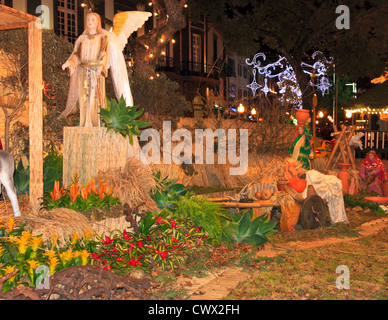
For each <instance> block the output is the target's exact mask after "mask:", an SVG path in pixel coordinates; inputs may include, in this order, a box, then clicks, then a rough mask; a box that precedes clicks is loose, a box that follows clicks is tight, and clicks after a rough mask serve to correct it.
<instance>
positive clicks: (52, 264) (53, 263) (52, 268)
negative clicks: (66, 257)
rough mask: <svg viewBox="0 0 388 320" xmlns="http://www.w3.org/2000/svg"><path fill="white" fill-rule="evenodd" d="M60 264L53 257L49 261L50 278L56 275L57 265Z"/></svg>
mask: <svg viewBox="0 0 388 320" xmlns="http://www.w3.org/2000/svg"><path fill="white" fill-rule="evenodd" d="M58 264H59V260H58V258H57V257H51V258H50V259H49V271H50V276H51V275H52V274H54V272H55V268H56V267H57V265H58Z"/></svg>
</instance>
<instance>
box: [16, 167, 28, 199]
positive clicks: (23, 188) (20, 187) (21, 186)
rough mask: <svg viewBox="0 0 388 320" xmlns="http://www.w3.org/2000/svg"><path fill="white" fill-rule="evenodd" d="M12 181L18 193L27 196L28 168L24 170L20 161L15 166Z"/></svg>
mask: <svg viewBox="0 0 388 320" xmlns="http://www.w3.org/2000/svg"><path fill="white" fill-rule="evenodd" d="M13 179H14V184H15V188H16V189H17V191H18V193H21V194H24V193H27V194H28V192H29V188H30V167H29V166H27V168H24V166H23V163H22V161H21V160H20V161H19V162H18V164H17V166H16V169H15V173H14V177H13Z"/></svg>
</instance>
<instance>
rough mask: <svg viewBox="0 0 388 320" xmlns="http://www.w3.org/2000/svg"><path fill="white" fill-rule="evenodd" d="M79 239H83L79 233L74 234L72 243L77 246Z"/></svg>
mask: <svg viewBox="0 0 388 320" xmlns="http://www.w3.org/2000/svg"><path fill="white" fill-rule="evenodd" d="M78 239H81V237H80V236H79V234H78V233H77V232H74V233H73V235H72V237H71V243H72V244H75V243H76V242H77V240H78Z"/></svg>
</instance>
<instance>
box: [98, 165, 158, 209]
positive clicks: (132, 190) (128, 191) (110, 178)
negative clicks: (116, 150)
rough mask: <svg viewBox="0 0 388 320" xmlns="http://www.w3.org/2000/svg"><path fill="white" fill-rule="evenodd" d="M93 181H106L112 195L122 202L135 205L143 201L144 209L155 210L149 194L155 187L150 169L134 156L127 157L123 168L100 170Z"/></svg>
mask: <svg viewBox="0 0 388 320" xmlns="http://www.w3.org/2000/svg"><path fill="white" fill-rule="evenodd" d="M95 181H96V182H98V181H101V182H104V183H107V184H108V187H110V188H112V189H113V193H112V195H113V196H114V197H118V198H119V199H120V202H121V203H122V204H125V203H128V204H129V205H130V206H131V207H135V206H137V205H139V204H141V203H143V202H144V203H145V204H144V206H143V208H144V209H146V210H150V211H154V210H157V207H156V204H155V202H154V201H153V200H152V198H151V196H150V192H151V191H153V190H155V188H156V182H155V180H154V177H153V175H152V171H151V169H150V168H149V167H148V166H145V165H144V164H143V163H141V162H140V161H139V160H137V159H135V158H129V159H128V160H127V163H126V164H125V167H124V168H123V169H121V168H119V169H108V170H100V171H99V172H98V176H97V177H95Z"/></svg>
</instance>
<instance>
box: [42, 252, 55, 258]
mask: <svg viewBox="0 0 388 320" xmlns="http://www.w3.org/2000/svg"><path fill="white" fill-rule="evenodd" d="M43 255H45V256H48V258H49V259H52V258H54V257H55V256H56V255H57V254H56V253H55V251H54V250H46V252H45V253H44V254H43Z"/></svg>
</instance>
